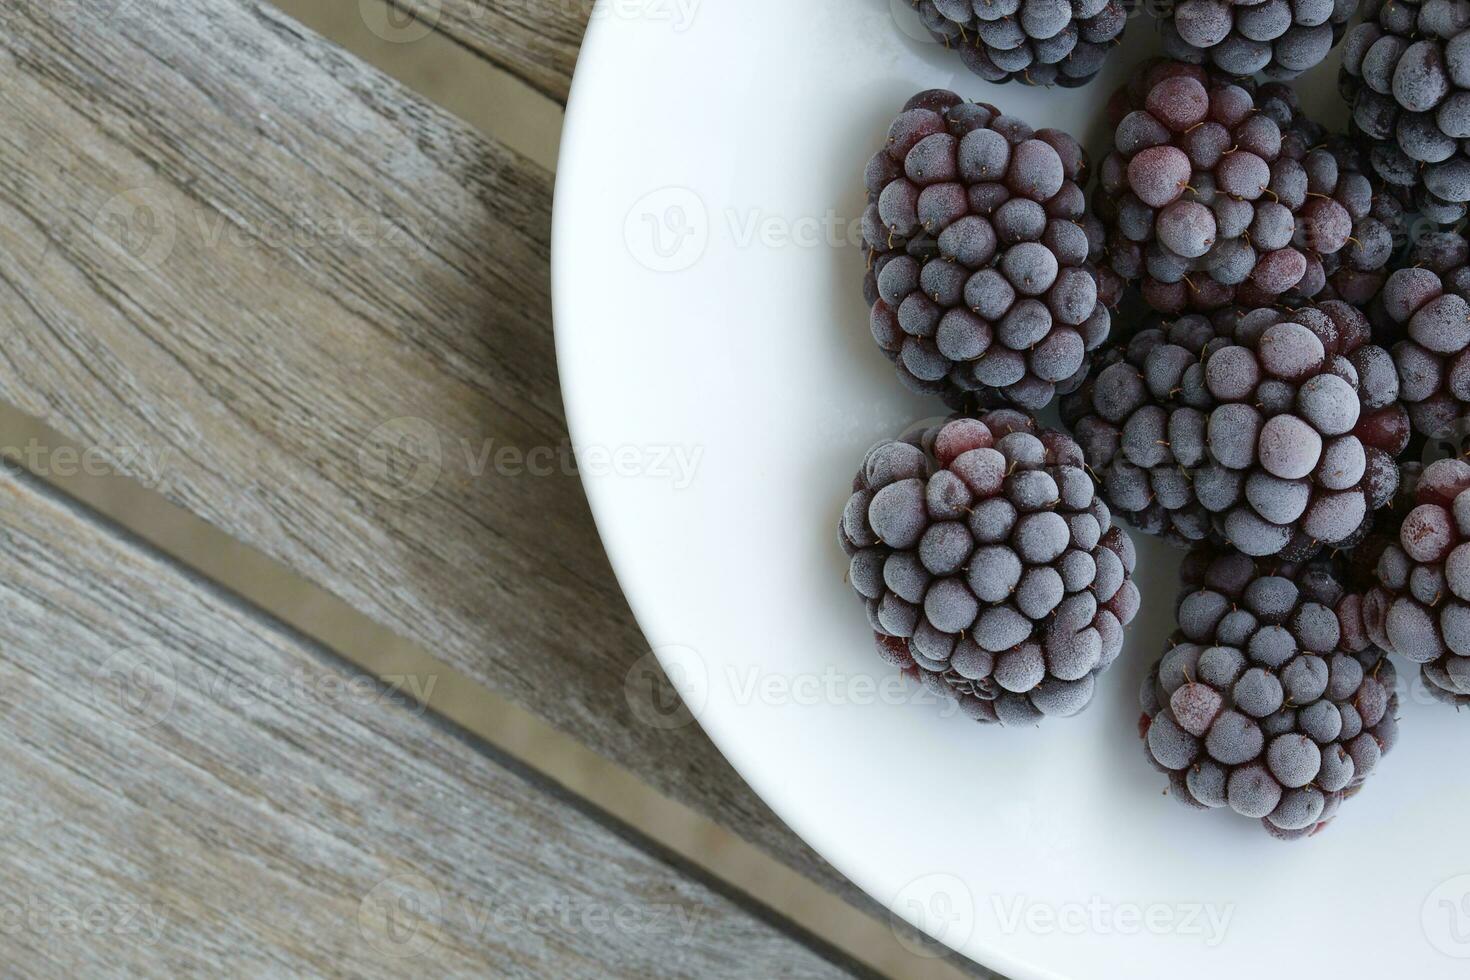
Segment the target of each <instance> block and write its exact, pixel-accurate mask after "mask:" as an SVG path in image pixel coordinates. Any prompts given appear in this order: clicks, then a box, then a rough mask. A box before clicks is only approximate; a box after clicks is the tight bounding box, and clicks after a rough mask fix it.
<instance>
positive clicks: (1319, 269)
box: [1255, 82, 1408, 307]
mask: <svg viewBox="0 0 1470 980" xmlns="http://www.w3.org/2000/svg"><path fill="white" fill-rule="evenodd" d="M1255 100H1256V106H1257V107H1258V108H1259V109H1260V111H1261V112H1262V113H1264V114H1265V115H1267V116H1269V117H1270V118H1271V120H1272V121H1273V122H1275V123H1276V125H1277V127H1278V128H1279V129H1280V130H1281V159H1279V160H1278V161H1277V162H1276V164H1275V165H1274V167H1273V185H1272V188H1273V190H1274V191H1275V192H1276V193H1277V194H1278V196H1282V197H1284V198H1285V199H1286V201H1287V202H1288V203H1289V204H1294V202H1296V201H1298V200H1300V199H1301V198H1302V193H1303V190H1305V201H1304V203H1303V204H1302V205H1301V206H1300V208H1298V209H1297V220H1296V239H1295V240H1296V241H1298V242H1301V243H1303V244H1305V245H1306V246H1307V248H1306V250H1305V254H1306V256H1307V273H1306V275H1305V276H1303V277H1302V281H1301V282H1299V283H1297V285H1296V287H1295V288H1294V289H1293V290H1292V292H1293V294H1294V295H1296V296H1300V297H1308V298H1311V299H1315V300H1318V301H1320V300H1326V299H1340V300H1344V301H1346V302H1348V303H1351V304H1352V305H1353V306H1358V307H1362V306H1365V305H1366V304H1368V303H1369V302H1370V301H1371V300H1372V299H1373V297H1375V296H1377V295H1378V291H1379V290H1380V289H1382V288H1383V283H1384V281H1385V280H1386V279H1387V278H1388V267H1389V263H1390V260H1391V259H1392V258H1393V257H1394V252H1395V250H1396V248H1397V243H1398V242H1399V241H1401V240H1402V239H1403V238H1404V237H1406V235H1407V227H1408V222H1407V219H1406V217H1405V214H1404V206H1403V204H1402V203H1401V202H1400V201H1399V200H1398V198H1396V197H1395V196H1394V195H1393V194H1392V193H1390V192H1388V191H1387V189H1386V188H1385V187H1384V185H1383V182H1382V181H1381V180H1379V179H1378V178H1377V177H1376V176H1373V175H1371V174H1370V173H1369V172H1368V171H1366V170H1365V168H1364V165H1363V159H1362V153H1361V152H1360V151H1359V149H1358V148H1357V147H1355V146H1354V145H1353V143H1352V140H1350V139H1349V138H1348V137H1346V136H1342V135H1336V134H1332V133H1329V132H1328V131H1327V129H1326V127H1324V126H1322V125H1320V124H1319V123H1316V122H1313V121H1312V120H1311V119H1309V118H1308V117H1307V116H1306V114H1305V113H1304V112H1303V111H1302V108H1301V103H1300V101H1299V100H1298V98H1297V94H1296V90H1295V89H1293V88H1291V87H1290V86H1287V85H1282V84H1280V83H1276V82H1271V83H1267V84H1265V85H1262V86H1260V88H1258V89H1257V90H1256V93H1255ZM1334 204H1335V205H1337V206H1336V207H1334V206H1333V205H1334ZM1344 212H1345V213H1346V215H1347V221H1346V222H1344V221H1343V214H1344ZM1344 234H1345V235H1346V237H1344Z"/></svg>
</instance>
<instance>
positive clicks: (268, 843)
mask: <svg viewBox="0 0 1470 980" xmlns="http://www.w3.org/2000/svg"><path fill="white" fill-rule="evenodd" d="M0 610H3V624H4V633H5V644H4V649H3V652H0V717H3V723H0V781H3V783H4V785H5V793H4V794H3V797H0V819H3V822H4V825H5V828H6V833H5V838H4V841H3V842H0V855H3V859H0V934H3V936H4V940H3V942H0V974H5V975H51V976H61V975H68V974H80V975H102V974H107V975H134V976H136V975H160V974H164V973H168V974H173V975H205V974H210V973H216V972H218V971H219V970H220V969H221V968H222V967H224V966H225V965H226V964H228V967H229V970H230V972H231V973H234V974H238V975H279V976H304V975H317V976H384V977H387V976H402V975H403V974H404V972H405V971H406V970H411V971H412V972H413V973H415V974H419V975H434V976H439V975H455V976H492V975H493V976H527V977H530V976H537V977H545V976H558V977H561V976H567V977H602V976H607V975H613V976H627V977H645V976H683V977H708V976H722V977H750V976H772V977H775V976H788V977H795V976H799V977H835V976H844V975H847V974H845V973H844V972H843V971H842V970H840V969H839V968H837V967H835V966H833V965H832V964H830V963H828V962H826V961H825V960H822V959H820V958H819V957H817V956H816V955H815V954H813V953H812V952H810V951H809V950H808V949H806V948H805V947H804V946H802V945H800V944H799V943H797V942H795V941H794V940H792V939H791V938H789V937H787V936H785V935H783V934H781V933H780V932H778V931H776V930H775V929H773V928H772V927H771V926H769V925H767V924H765V923H764V922H761V921H759V920H757V919H756V918H754V917H753V916H752V915H751V914H750V913H748V912H746V911H745V910H743V909H741V908H739V907H737V906H736V905H734V904H732V903H731V902H730V901H729V900H728V899H726V898H724V897H722V896H720V895H718V894H715V893H713V892H711V891H710V890H709V889H708V888H706V887H705V886H703V885H701V884H699V883H697V882H695V881H693V880H691V879H689V878H687V877H686V876H684V875H682V874H680V873H679V872H678V871H676V870H674V869H673V868H670V867H668V866H667V865H665V864H662V863H661V862H659V861H656V860H654V859H653V858H651V857H649V856H648V855H646V854H645V853H643V852H642V851H640V850H639V849H638V848H637V847H635V846H634V845H633V844H631V843H629V842H628V841H625V840H624V839H622V838H621V837H619V836H617V835H616V834H614V833H613V832H612V831H610V830H608V829H607V828H605V827H603V826H602V825H601V824H599V823H598V822H596V821H594V820H593V819H591V818H590V817H588V816H586V815H584V814H582V813H580V812H578V811H577V810H575V809H573V808H572V807H571V806H570V805H569V804H568V803H566V802H564V801H562V800H560V799H558V798H556V797H555V796H553V795H549V794H547V793H545V792H543V791H542V790H541V789H539V788H537V787H536V786H534V785H533V784H531V783H529V782H527V781H526V780H525V779H524V778H522V777H521V776H519V775H517V774H515V773H513V772H511V771H509V770H507V769H506V768H505V767H504V766H502V765H501V764H499V763H497V762H496V761H494V760H492V759H491V758H490V757H488V756H487V755H486V754H484V753H483V752H481V751H479V750H478V749H477V748H476V747H475V746H473V745H471V744H470V743H469V742H468V741H466V740H465V739H463V738H461V737H460V736H458V735H456V734H455V733H454V732H452V731H451V730H449V729H447V728H445V727H444V726H443V725H442V724H439V723H437V722H436V721H434V720H433V719H432V717H424V716H422V715H421V713H420V712H418V711H416V710H413V709H412V708H411V707H410V706H407V705H406V704H405V703H404V699H403V698H402V697H400V696H399V695H398V694H397V693H396V692H395V691H393V690H391V689H389V688H385V687H383V686H381V685H379V684H376V683H374V682H372V681H371V680H370V679H368V678H365V677H363V676H361V675H358V674H355V673H354V672H352V671H350V670H348V669H346V668H345V666H344V665H343V664H342V663H341V662H340V661H339V660H337V658H335V657H334V656H332V655H331V654H328V653H326V652H324V651H322V650H320V649H317V648H314V647H312V646H310V645H308V644H305V643H303V642H302V641H301V640H300V639H299V638H297V637H295V636H294V635H292V634H290V633H288V632H286V631H285V630H283V629H280V628H277V627H274V626H272V625H270V624H268V623H266V622H265V621H264V620H262V619H261V618H260V617H259V616H258V615H257V614H255V613H254V612H252V611H251V610H249V609H248V608H244V607H241V606H240V605H238V604H237V603H234V602H232V601H231V600H229V599H227V598H225V597H223V596H222V595H221V594H219V593H218V592H217V591H216V590H214V589H212V588H210V587H209V586H207V585H204V584H201V583H199V582H197V581H193V580H191V579H190V578H189V577H187V576H186V575H184V574H183V573H181V571H180V570H179V569H177V568H176V567H174V566H172V565H171V564H169V563H167V562H165V561H163V560H161V559H160V558H159V557H157V556H156V555H154V554H153V553H151V552H150V551H148V550H147V549H143V548H140V547H139V546H137V545H136V544H135V543H132V542H131V541H129V540H128V539H127V538H125V537H123V536H120V535H119V534H118V532H117V531H116V530H115V529H114V528H112V527H111V526H108V525H104V524H99V523H97V522H96V521H95V520H94V519H93V518H92V517H91V515H90V514H88V513H86V512H84V511H81V510H80V509H78V508H77V507H75V506H74V505H71V504H70V503H69V502H67V501H65V500H64V499H63V498H59V497H57V496H56V495H55V494H54V493H53V492H51V491H49V490H47V489H45V488H43V487H41V486H39V485H38V484H36V483H35V482H34V481H33V480H32V479H30V478H29V477H24V478H16V477H15V476H14V475H13V474H12V473H10V472H9V471H6V472H5V473H4V474H3V475H0ZM434 681H435V679H434V678H433V677H432V676H425V677H405V678H403V679H402V680H401V683H400V689H402V690H409V689H413V688H415V687H417V688H422V687H423V686H426V685H431V684H433V683H434Z"/></svg>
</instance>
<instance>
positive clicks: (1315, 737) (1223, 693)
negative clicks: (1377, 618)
mask: <svg viewBox="0 0 1470 980" xmlns="http://www.w3.org/2000/svg"><path fill="white" fill-rule="evenodd" d="M1181 575H1182V579H1183V583H1184V590H1183V592H1182V593H1181V595H1180V598H1179V602H1178V605H1177V607H1176V610H1177V618H1178V624H1179V631H1178V632H1177V633H1176V634H1175V635H1174V637H1173V640H1172V641H1171V647H1170V649H1169V650H1168V652H1167V653H1165V654H1164V656H1163V657H1162V658H1161V659H1160V660H1159V662H1158V663H1157V664H1156V665H1155V666H1154V668H1153V670H1152V671H1151V672H1150V673H1149V675H1148V678H1147V679H1146V680H1145V681H1144V684H1143V688H1142V690H1141V691H1140V701H1141V702H1142V705H1143V712H1144V717H1143V724H1142V725H1141V727H1140V730H1141V731H1142V733H1143V737H1144V744H1145V747H1146V750H1147V755H1148V758H1149V760H1150V761H1151V762H1152V763H1153V764H1154V766H1155V767H1156V768H1158V769H1159V770H1160V771H1162V772H1164V773H1166V774H1167V775H1168V777H1169V784H1170V788H1171V790H1172V793H1173V795H1174V797H1175V798H1176V799H1177V800H1178V801H1179V802H1180V803H1183V804H1184V805H1186V806H1189V807H1193V808H1197V809H1218V808H1224V807H1229V808H1230V809H1232V810H1234V811H1235V812H1236V813H1239V814H1241V815H1242V816H1246V817H1252V818H1255V819H1259V820H1260V821H1261V823H1262V824H1263V825H1264V826H1265V828H1266V830H1267V831H1268V832H1270V833H1271V834H1272V835H1274V836H1276V837H1281V838H1284V839H1295V838H1299V837H1306V836H1310V835H1311V834H1314V833H1316V832H1317V831H1318V830H1320V829H1322V827H1323V826H1324V825H1326V823H1327V822H1328V821H1329V820H1331V819H1332V818H1333V817H1334V816H1335V815H1336V814H1337V810H1338V807H1339V806H1341V804H1342V801H1343V800H1344V799H1346V798H1347V797H1350V796H1352V795H1354V794H1355V793H1357V791H1358V790H1359V789H1360V788H1361V787H1362V785H1363V782H1364V780H1366V779H1367V778H1368V776H1369V774H1370V773H1371V772H1372V771H1373V769H1374V767H1375V766H1376V765H1377V764H1378V761H1379V759H1380V758H1381V757H1382V755H1383V754H1384V753H1385V752H1387V751H1388V750H1389V749H1391V748H1392V747H1393V744H1394V742H1395V740H1396V735H1397V712H1398V696H1397V694H1396V693H1395V687H1396V685H1395V677H1394V669H1393V665H1392V664H1391V663H1390V662H1389V661H1388V659H1387V658H1386V657H1384V656H1383V652H1382V650H1380V649H1378V648H1377V647H1375V646H1373V645H1372V643H1371V642H1370V640H1369V639H1368V636H1367V635H1366V632H1365V629H1364V625H1363V615H1362V606H1363V603H1362V600H1361V598H1360V597H1359V596H1358V595H1357V594H1356V593H1354V592H1352V591H1350V590H1349V589H1348V588H1346V587H1345V584H1344V581H1345V576H1344V573H1343V569H1342V567H1341V565H1340V564H1339V563H1338V562H1336V561H1332V560H1321V561H1313V562H1308V563H1304V564H1283V563H1276V562H1264V561H1261V560H1258V559H1251V558H1249V557H1247V556H1245V555H1242V554H1240V553H1239V552H1237V551H1233V550H1230V549H1223V550H1215V549H1211V548H1201V549H1197V550H1196V551H1194V552H1192V553H1191V554H1190V555H1189V557H1188V558H1187V559H1186V560H1185V562H1184V565H1183V569H1182V573H1181Z"/></svg>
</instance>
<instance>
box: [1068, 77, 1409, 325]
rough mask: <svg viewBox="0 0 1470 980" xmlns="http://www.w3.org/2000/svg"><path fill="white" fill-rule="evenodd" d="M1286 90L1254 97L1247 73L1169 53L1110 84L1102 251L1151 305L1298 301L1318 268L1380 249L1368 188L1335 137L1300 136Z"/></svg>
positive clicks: (1371, 260) (1316, 287)
mask: <svg viewBox="0 0 1470 980" xmlns="http://www.w3.org/2000/svg"><path fill="white" fill-rule="evenodd" d="M1283 93H1286V95H1283ZM1288 96H1289V93H1288V92H1287V90H1285V89H1284V88H1276V89H1272V90H1270V91H1265V92H1263V93H1262V100H1263V101H1262V104H1258V102H1257V99H1256V96H1255V95H1254V94H1253V93H1252V90H1251V87H1250V84H1249V83H1234V82H1230V81H1226V80H1222V79H1220V78H1218V77H1217V76H1215V75H1212V74H1210V73H1208V72H1206V71H1205V70H1204V69H1202V68H1200V67H1199V66H1195V65H1186V64H1183V63H1180V62H1177V61H1161V62H1153V63H1149V64H1146V65H1145V66H1144V67H1143V69H1142V70H1141V71H1140V72H1139V73H1138V74H1137V75H1135V77H1134V78H1133V79H1132V81H1130V82H1129V84H1128V85H1126V86H1125V87H1124V88H1122V89H1120V90H1119V92H1118V93H1116V94H1115V95H1114V97H1113V100H1112V102H1111V103H1110V105H1109V113H1110V119H1111V121H1112V123H1113V125H1114V127H1115V129H1114V136H1113V149H1112V152H1110V153H1109V154H1108V156H1107V157H1106V158H1105V159H1104V160H1103V164H1102V167H1101V168H1100V170H1099V178H1100V179H1099V182H1098V188H1097V190H1096V191H1095V192H1094V197H1093V205H1094V210H1095V211H1096V212H1097V215H1098V217H1099V218H1100V219H1101V220H1102V222H1103V225H1104V227H1105V229H1106V237H1107V246H1106V254H1107V261H1106V263H1105V265H1106V266H1107V267H1108V268H1110V269H1111V270H1112V271H1114V272H1115V273H1116V274H1117V275H1118V276H1120V277H1121V278H1122V279H1124V280H1127V281H1136V282H1138V283H1139V284H1140V287H1141V290H1142V293H1143V297H1144V299H1145V300H1146V301H1147V303H1148V304H1149V306H1151V307H1152V308H1153V309H1155V310H1158V311H1160V312H1163V313H1180V312H1183V311H1184V310H1186V309H1194V310H1202V311H1207V310H1215V309H1220V308H1222V307H1225V306H1229V305H1231V304H1239V305H1242V306H1268V305H1271V304H1273V303H1276V302H1279V301H1282V300H1285V301H1287V302H1300V301H1304V300H1308V299H1311V298H1314V297H1316V296H1317V295H1318V294H1319V293H1321V292H1322V291H1323V289H1324V287H1325V286H1326V285H1327V276H1328V274H1329V272H1332V273H1336V272H1338V271H1339V270H1342V269H1344V268H1346V269H1348V270H1350V273H1349V276H1348V277H1344V279H1346V278H1349V277H1350V275H1351V272H1356V271H1372V270H1377V269H1380V268H1382V266H1383V265H1384V263H1386V262H1387V261H1388V258H1389V253H1390V252H1391V251H1392V244H1393V243H1392V239H1391V237H1390V236H1387V235H1382V234H1380V233H1379V229H1377V228H1376V227H1374V223H1373V222H1371V221H1370V220H1369V219H1370V218H1373V206H1374V201H1373V194H1372V188H1371V187H1369V186H1368V185H1367V183H1366V181H1360V180H1358V179H1355V178H1354V176H1353V173H1354V170H1355V167H1354V165H1353V164H1352V162H1351V160H1350V159H1349V158H1346V157H1344V155H1343V154H1341V153H1340V152H1337V150H1340V148H1337V147H1329V146H1315V145H1311V144H1309V143H1307V142H1306V140H1307V136H1308V134H1310V133H1311V132H1313V131H1312V130H1311V129H1310V128H1309V127H1308V125H1307V124H1306V122H1305V120H1301V119H1300V118H1299V116H1300V114H1299V112H1297V110H1296V106H1295V103H1294V101H1292V100H1291V99H1290V98H1288ZM1265 102H1269V103H1270V104H1271V106H1272V107H1273V108H1274V109H1275V110H1276V111H1275V113H1274V114H1275V115H1276V116H1278V117H1280V119H1278V118H1273V113H1272V112H1267V111H1262V110H1263V104H1264V103H1265ZM1287 117H1290V120H1291V121H1290V123H1289V124H1288V123H1287V122H1286V118H1287ZM1284 126H1285V127H1286V129H1285V131H1283V127H1284ZM1293 130H1294V131H1295V132H1293ZM1360 224H1361V225H1362V227H1361V229H1359V225H1360ZM1359 230H1360V231H1361V236H1360V235H1358V234H1355V231H1359ZM1362 291H1364V290H1362V289H1360V290H1358V291H1356V292H1354V295H1358V293H1360V292H1362Z"/></svg>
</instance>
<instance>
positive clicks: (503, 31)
mask: <svg viewBox="0 0 1470 980" xmlns="http://www.w3.org/2000/svg"><path fill="white" fill-rule="evenodd" d="M373 2H378V0H373ZM392 2H393V3H394V5H395V6H396V7H397V8H398V9H399V10H400V11H402V12H404V13H409V14H412V16H413V17H415V18H416V19H417V22H418V24H421V25H423V29H428V28H432V29H433V30H436V31H439V32H441V33H443V34H447V35H448V36H450V37H452V38H454V39H455V40H456V41H458V42H459V43H460V44H463V45H464V46H465V47H467V48H470V49H472V50H474V51H476V52H477V53H479V54H480V55H481V56H482V57H484V58H485V59H486V60H488V61H490V62H491V63H493V64H494V65H496V66H497V67H499V68H501V69H502V70H504V71H507V72H509V73H510V74H512V75H515V76H516V77H517V78H520V79H522V80H523V81H525V82H526V83H527V84H528V85H530V86H532V87H533V88H535V89H537V90H538V91H540V92H541V93H543V94H544V95H546V96H549V97H550V98H552V99H555V100H556V101H557V102H560V103H562V104H563V105H565V104H566V101H567V89H568V88H569V87H570V86H571V83H572V69H573V68H574V67H576V64H577V52H578V51H579V50H580V49H581V46H582V34H583V32H584V31H585V30H586V27H587V23H588V19H589V18H590V17H591V16H592V6H593V0H392ZM700 2H701V0H620V2H619V3H618V4H609V5H608V7H607V9H608V11H609V13H607V14H605V15H604V16H627V17H642V18H645V19H651V18H657V19H660V20H666V21H668V22H669V24H670V26H671V27H673V26H677V25H679V24H682V23H683V22H684V20H685V18H687V17H688V16H690V15H691V13H690V12H691V11H692V10H697V9H698V6H699V3H700ZM391 23H393V24H394V25H396V27H397V30H396V31H394V33H395V34H396V36H398V37H400V38H401V39H402V40H401V41H400V42H399V43H404V44H412V43H414V40H413V39H414V38H416V37H417V36H418V35H419V33H420V29H419V28H418V27H417V25H415V24H414V23H412V22H409V21H404V20H399V19H395V20H393V21H392V22H391Z"/></svg>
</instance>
